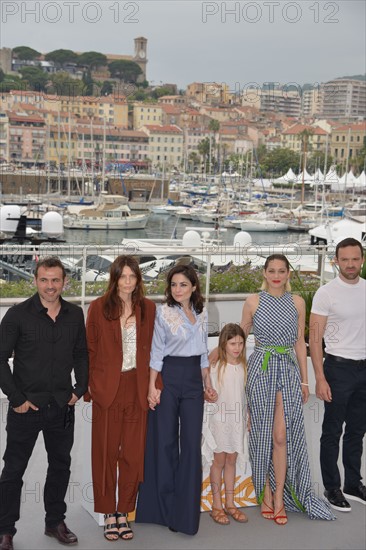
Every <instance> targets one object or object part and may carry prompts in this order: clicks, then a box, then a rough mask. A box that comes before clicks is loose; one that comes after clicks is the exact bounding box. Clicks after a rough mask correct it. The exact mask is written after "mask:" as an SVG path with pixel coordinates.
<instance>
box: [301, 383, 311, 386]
mask: <svg viewBox="0 0 366 550" xmlns="http://www.w3.org/2000/svg"><path fill="white" fill-rule="evenodd" d="M301 385H302V386H309V384H308V383H307V382H301Z"/></svg>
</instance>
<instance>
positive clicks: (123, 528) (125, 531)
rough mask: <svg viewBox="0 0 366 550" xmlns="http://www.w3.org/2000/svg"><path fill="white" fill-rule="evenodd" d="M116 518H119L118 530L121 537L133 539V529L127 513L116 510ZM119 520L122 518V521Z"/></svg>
mask: <svg viewBox="0 0 366 550" xmlns="http://www.w3.org/2000/svg"><path fill="white" fill-rule="evenodd" d="M116 519H117V526H118V532H119V536H120V537H121V539H123V540H132V539H133V531H132V529H131V526H130V524H129V522H128V519H127V514H121V513H120V512H116ZM118 520H121V521H118Z"/></svg>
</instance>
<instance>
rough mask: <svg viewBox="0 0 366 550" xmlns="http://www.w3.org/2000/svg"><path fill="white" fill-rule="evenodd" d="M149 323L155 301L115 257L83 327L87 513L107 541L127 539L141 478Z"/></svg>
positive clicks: (131, 265) (131, 266)
mask: <svg viewBox="0 0 366 550" xmlns="http://www.w3.org/2000/svg"><path fill="white" fill-rule="evenodd" d="M154 319H155V304H154V303H153V302H152V301H151V300H148V299H146V298H144V289H143V283H142V277H141V272H140V269H139V265H138V262H137V261H136V259H135V258H133V257H131V256H119V257H118V258H116V260H115V261H114V262H113V264H112V265H111V268H110V280H109V285H108V288H107V291H106V293H105V294H104V295H103V296H102V297H101V298H97V299H96V300H95V301H94V302H92V303H91V304H90V307H89V311H88V316H87V323H86V329H87V339H88V350H89V361H90V378H89V399H91V400H92V403H93V408H92V410H93V422H92V476H93V490H94V509H95V511H96V512H99V513H103V514H104V519H105V525H104V536H105V538H106V539H107V540H110V541H113V540H117V539H118V538H119V537H121V538H122V539H131V538H133V532H132V530H131V528H130V525H129V523H128V521H127V513H128V512H132V511H133V510H134V508H135V503H136V494H137V490H138V485H139V482H140V481H142V479H143V470H144V450H145V436H146V422H147V410H148V402H147V394H148V386H149V361H150V347H151V340H152V335H153V329H154ZM117 487H118V491H117V496H116V489H117Z"/></svg>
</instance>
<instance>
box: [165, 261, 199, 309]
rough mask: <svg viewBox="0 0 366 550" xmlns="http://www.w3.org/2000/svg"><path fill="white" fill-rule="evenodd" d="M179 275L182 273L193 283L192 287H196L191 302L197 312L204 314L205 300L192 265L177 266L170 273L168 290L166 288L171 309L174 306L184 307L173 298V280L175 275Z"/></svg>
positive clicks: (166, 295) (167, 282)
mask: <svg viewBox="0 0 366 550" xmlns="http://www.w3.org/2000/svg"><path fill="white" fill-rule="evenodd" d="M177 273H181V274H182V275H184V276H185V277H187V279H188V280H189V281H190V282H191V283H192V285H193V286H195V287H196V290H194V291H193V292H192V296H191V300H190V301H191V304H192V306H193V309H194V310H195V312H196V313H202V310H203V298H202V295H201V288H200V282H199V280H198V277H197V273H196V271H195V270H194V268H193V267H192V266H191V265H183V264H180V265H175V266H174V267H172V269H171V270H170V271H169V273H168V275H167V278H166V288H165V297H166V303H167V304H168V306H169V307H173V306H179V307H182V306H181V305H180V304H179V303H178V302H176V301H175V300H174V298H173V296H172V289H171V284H172V278H173V276H174V275H177Z"/></svg>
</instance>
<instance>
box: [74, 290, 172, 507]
mask: <svg viewBox="0 0 366 550" xmlns="http://www.w3.org/2000/svg"><path fill="white" fill-rule="evenodd" d="M103 303H104V297H103V296H102V297H101V298H97V299H96V300H94V301H93V302H92V303H91V304H90V306H89V310H88V316H87V320H86V335H87V342H88V351H89V391H88V393H87V394H85V395H84V399H85V401H90V400H92V401H93V402H94V403H95V404H97V405H98V406H99V407H101V409H103V411H105V414H103V419H104V420H103V421H102V422H101V423H100V422H93V424H92V439H93V438H94V430H97V431H98V432H99V434H98V435H99V437H100V439H101V440H102V441H103V444H102V448H99V449H98V450H94V451H93V452H92V464H94V466H93V483H97V484H98V481H100V483H101V487H102V494H103V496H105V494H106V484H105V473H106V464H107V440H106V438H107V433H108V422H109V411H108V409H109V407H110V406H111V405H112V403H113V401H114V399H115V397H116V395H117V391H118V387H119V384H120V380H121V368H122V359H123V352H122V332H121V324H120V320H119V318H118V319H116V320H114V321H108V320H107V319H106V318H105V317H104V315H103ZM144 305H145V314H144V319H143V320H142V318H141V308H140V306H138V307H136V311H135V316H136V339H137V341H136V374H137V393H138V400H139V404H140V406H141V409H142V410H143V411H144V414H143V415H142V417H141V421H142V425H141V426H140V428H139V430H140V442H139V444H138V445H137V447H136V448H135V453H136V460H137V464H138V470H139V474H138V479H139V481H142V480H143V473H144V451H145V442H146V424H147V411H148V408H149V407H148V402H147V393H148V388H149V376H150V367H149V364H150V348H151V342H152V337H153V332H154V321H155V310H156V307H155V304H154V302H152V301H151V300H148V299H147V298H144ZM156 386H157V387H159V388H160V389H161V388H162V380H161V377H160V376H159V377H158V379H157V381H156ZM94 452H97V453H98V454H99V453H100V452H101V453H102V460H101V461H100V459H99V460H98V461H97V458H96V457H95V456H94ZM97 463H98V464H101V467H99V466H98V467H97V466H95V464H97Z"/></svg>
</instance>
